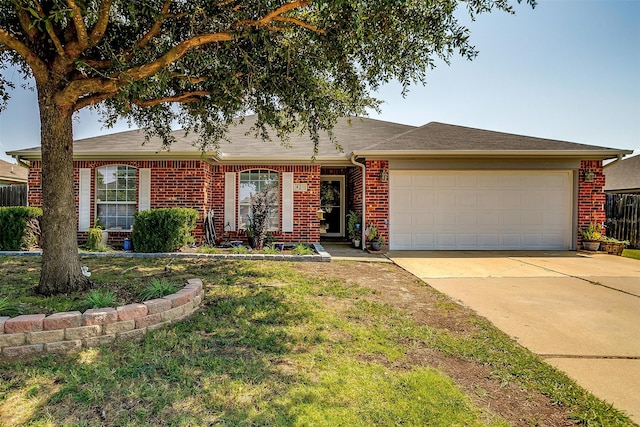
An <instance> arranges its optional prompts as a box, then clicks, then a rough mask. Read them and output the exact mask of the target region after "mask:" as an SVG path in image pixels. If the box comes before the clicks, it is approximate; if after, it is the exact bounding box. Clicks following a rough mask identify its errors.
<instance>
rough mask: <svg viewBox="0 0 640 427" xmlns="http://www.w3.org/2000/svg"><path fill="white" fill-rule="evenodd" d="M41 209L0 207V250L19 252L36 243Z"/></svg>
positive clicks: (38, 234) (38, 235)
mask: <svg viewBox="0 0 640 427" xmlns="http://www.w3.org/2000/svg"><path fill="white" fill-rule="evenodd" d="M41 217H42V209H40V208H30V207H26V206H11V207H0V224H2V227H0V250H2V251H20V250H25V249H29V248H30V247H32V246H34V245H36V244H37V243H38V238H39V237H40V218H41Z"/></svg>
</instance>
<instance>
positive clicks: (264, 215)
mask: <svg viewBox="0 0 640 427" xmlns="http://www.w3.org/2000/svg"><path fill="white" fill-rule="evenodd" d="M276 201H277V196H276V189H275V188H274V187H265V188H263V189H262V190H260V191H259V192H257V193H256V194H254V195H253V196H251V205H250V206H249V224H247V228H250V229H251V230H252V232H253V242H254V243H253V247H254V249H258V250H262V247H263V246H264V240H265V238H266V236H267V232H268V231H269V225H270V222H271V221H270V218H271V214H272V213H273V212H274V206H275V203H276Z"/></svg>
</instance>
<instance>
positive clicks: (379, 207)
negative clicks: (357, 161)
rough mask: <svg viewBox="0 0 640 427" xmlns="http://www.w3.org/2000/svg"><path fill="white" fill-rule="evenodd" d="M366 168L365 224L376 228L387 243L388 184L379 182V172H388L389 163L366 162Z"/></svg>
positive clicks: (378, 161) (383, 161) (379, 161)
mask: <svg viewBox="0 0 640 427" xmlns="http://www.w3.org/2000/svg"><path fill="white" fill-rule="evenodd" d="M366 167H367V169H366V186H367V194H366V196H365V197H366V205H367V211H366V223H367V225H374V226H376V227H378V233H379V234H380V235H381V236H383V237H384V238H385V239H386V242H389V182H388V180H387V182H381V181H380V172H381V171H382V170H386V171H388V170H389V162H388V161H386V160H367V161H366Z"/></svg>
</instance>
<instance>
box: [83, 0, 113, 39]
mask: <svg viewBox="0 0 640 427" xmlns="http://www.w3.org/2000/svg"><path fill="white" fill-rule="evenodd" d="M112 4H113V0H102V1H101V2H100V9H99V11H98V22H96V25H94V26H93V30H91V36H89V38H90V41H91V44H93V45H96V44H98V43H100V40H102V37H103V36H104V33H105V31H107V24H109V11H110V10H111V5H112Z"/></svg>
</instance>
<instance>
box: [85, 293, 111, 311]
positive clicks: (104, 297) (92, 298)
mask: <svg viewBox="0 0 640 427" xmlns="http://www.w3.org/2000/svg"><path fill="white" fill-rule="evenodd" d="M80 304H81V307H80V310H81V311H84V310H87V309H90V308H105V307H116V306H117V305H118V301H116V296H115V294H114V293H113V292H111V291H110V290H109V289H94V290H93V291H91V292H89V293H88V294H87V296H85V297H84V299H83V300H82V302H81V303H80Z"/></svg>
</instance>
